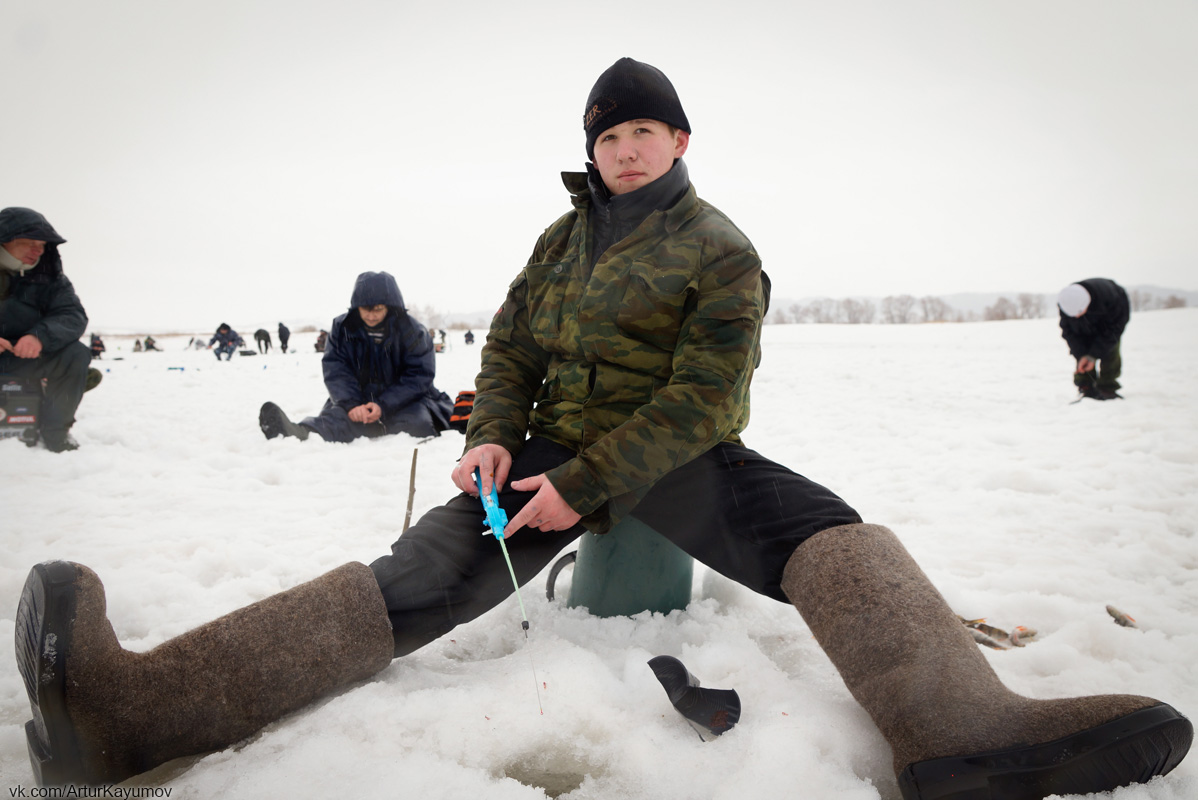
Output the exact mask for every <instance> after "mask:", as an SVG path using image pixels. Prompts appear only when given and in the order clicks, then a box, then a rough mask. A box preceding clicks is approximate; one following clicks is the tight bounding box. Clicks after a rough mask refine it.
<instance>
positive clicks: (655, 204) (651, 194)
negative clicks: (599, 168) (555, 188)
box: [562, 159, 699, 231]
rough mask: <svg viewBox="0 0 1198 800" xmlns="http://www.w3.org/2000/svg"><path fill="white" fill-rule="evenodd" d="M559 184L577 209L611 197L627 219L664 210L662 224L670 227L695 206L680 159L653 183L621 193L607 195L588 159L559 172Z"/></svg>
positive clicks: (696, 201)
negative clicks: (579, 167) (580, 168)
mask: <svg viewBox="0 0 1198 800" xmlns="http://www.w3.org/2000/svg"><path fill="white" fill-rule="evenodd" d="M562 184H563V185H564V186H565V187H566V191H568V192H569V193H570V201H571V203H572V204H573V205H574V207H575V208H577V209H579V210H589V209H592V208H597V207H598V206H599V204H601V203H604V202H607V203H610V202H611V201H612V200H615V201H616V203H615V204H614V210H615V213H616V214H617V215H619V217H620V218H621V219H631V218H632V217H633V216H635V215H637V214H639V215H640V218H639V219H638V220H637V223H638V224H639V223H640V222H642V221H643V220H644V219H645V217H647V216H649V214H651V213H653V212H654V211H665V212H666V228H667V230H670V231H674V230H677V229H678V227H679V226H681V225H682V223H684V222H685V221H686V220H687V219H689V218H690V217H692V216H694V214H696V213H697V212H698V210H699V198H698V195H697V194H696V193H695V187H694V185H692V184H691V182H690V173H689V171H688V170H687V168H686V163H685V162H684V161H683V160H682V159H679V160H678V161H676V162H675V163H674V167H673V168H672V169H671V170H670V171H669V172H667V173H666V174H665V175H663V176H661V177H660V178H658V179H657V180H656V181H654V182H653V183H651V184H649V185H648V186H645V187H643V188H641V189H638V190H636V191H635V192H629V193H628V194H625V195H617V196H615V197H611V195H609V194H608V192H607V188H606V187H605V186H603V182H602V181H601V180H600V179H599V175H598V173H597V172H596V171H595V168H594V166H592V165H591V164H590V163H588V164H587V171H586V172H563V173H562ZM599 187H601V189H600V191H601V194H600V196H599V197H597V196H596V189H597V188H599ZM646 209H647V210H646ZM642 212H643V213H642ZM634 227H635V226H634Z"/></svg>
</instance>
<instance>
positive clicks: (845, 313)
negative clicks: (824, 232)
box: [766, 290, 1186, 325]
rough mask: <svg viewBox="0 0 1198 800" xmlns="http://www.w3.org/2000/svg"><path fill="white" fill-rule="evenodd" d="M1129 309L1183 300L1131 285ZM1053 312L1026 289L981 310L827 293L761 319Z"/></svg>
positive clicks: (937, 301) (852, 321)
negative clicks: (874, 299)
mask: <svg viewBox="0 0 1198 800" xmlns="http://www.w3.org/2000/svg"><path fill="white" fill-rule="evenodd" d="M1128 299H1129V300H1130V301H1131V307H1132V311H1153V310H1156V309H1162V308H1185V307H1186V299H1185V298H1184V297H1179V296H1178V295H1175V294H1171V295H1168V296H1167V297H1161V296H1160V295H1154V294H1151V293H1148V292H1141V291H1139V290H1133V291H1132V292H1130V293H1129V294H1128ZM1056 313H1057V310H1056V304H1055V303H1054V302H1053V299H1052V298H1051V297H1050V296H1048V295H1042V294H1031V293H1028V292H1025V293H1022V294H1019V295H1016V297H1015V299H1014V300H1012V299H1011V298H1009V297H999V298H998V299H997V300H996V301H995V302H994V304H993V305H989V306H986V308H985V310H984V311H982V312H980V313H979V312H977V311H972V310H970V311H962V310H959V309H954V308H953V307H952V306H951V305H949V304H948V303H947V302H945V301H944V299H942V298H940V297H932V296H927V297H918V298H917V297H913V296H912V295H909V294H900V295H891V296H889V297H883V298H882V300H881V301H880V302H878V303H875V302H874V301H873V300H868V299H857V298H852V297H845V298H842V299H840V300H833V299H832V298H830V297H823V298H819V299H818V300H811V301H808V302H806V303H791V304H790V305H789V306H788V307H786V308H774V309H772V310H771V311H770V313H769V316H768V317H767V318H766V323H767V324H774V325H791V324H796V323H798V324H803V323H825V324H826V323H842V324H848V325H869V324H874V323H878V324H883V325H912V324H915V323H918V322H978V321H980V320H1005V319H1038V318H1041V317H1046V316H1050V315H1053V316H1055V314H1056Z"/></svg>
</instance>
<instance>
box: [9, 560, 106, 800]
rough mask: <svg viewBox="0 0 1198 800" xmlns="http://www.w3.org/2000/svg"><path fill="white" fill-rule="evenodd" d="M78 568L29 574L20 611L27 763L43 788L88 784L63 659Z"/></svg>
mask: <svg viewBox="0 0 1198 800" xmlns="http://www.w3.org/2000/svg"><path fill="white" fill-rule="evenodd" d="M76 577H77V573H76V570H75V566H74V565H73V564H70V563H68V562H66V561H50V562H47V563H44V564H38V565H37V566H36V567H34V568H33V569H32V570H30V572H29V577H28V579H27V580H26V581H25V588H24V589H23V590H22V592H21V600H20V603H19V604H18V606H17V619H16V649H17V667H18V669H19V670H20V673H21V678H22V679H23V680H24V681H25V691H26V692H28V694H29V703H30V705H31V706H32V707H33V719H31V720H29V721H28V722H27V723H25V738H26V739H27V741H28V744H29V763H30V765H31V766H32V767H33V772H34V777H35V778H36V780H37V782H38V785H40V786H64V785H68V784H75V783H84V782H87V781H88V780H89V778H90V776H89V775H88V774H87V773H86V771H85V770H80V769H78V766H79V765H81V764H82V757H81V748H80V744H79V741H78V739H77V738H76V736H75V731H74V727H73V726H72V725H71V721H70V718H69V717H68V716H67V708H66V681H67V675H66V669H65V663H64V662H65V654H66V653H67V652H69V651H70V648H71V622H72V621H73V620H74V619H75V579H76Z"/></svg>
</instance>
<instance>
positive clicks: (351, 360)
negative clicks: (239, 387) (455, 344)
mask: <svg viewBox="0 0 1198 800" xmlns="http://www.w3.org/2000/svg"><path fill="white" fill-rule="evenodd" d="M434 359H435V356H434V353H433V340H432V337H430V336H429V333H428V330H427V329H426V328H425V327H424V326H423V325H421V324H420V323H419V322H417V321H416V320H414V319H412V317H410V316H409V315H408V312H407V309H406V308H405V307H404V303H403V295H401V294H400V292H399V285H398V284H396V282H395V278H394V277H392V276H391V275H390V274H389V273H386V272H363V273H362V274H361V275H359V276H358V280H357V282H356V283H355V284H354V292H353V296H352V297H351V298H350V309H349V311H347V312H346V313H344V314H342V315H341V316H339V317H337V319H335V320H333V328H332V330H331V331H330V332H329V337H328V342H327V345H326V346H325V350H324V358H323V359H322V363H323V366H324V383H325V386H326V387H327V388H328V390H329V399H328V400H327V401H326V402H325V405H324V408H323V409H322V410H321V412H320V415H319V416H316V417H308V418H306V419H304V420H303V421H302V422H300V423H299V424H298V425H297V424H295V423H293V422H292V421H291V420H290V419H288V418H287V415H286V414H284V413H283V410H282V409H281V408H279V407H278V406H277V405H275V404H274V403H265V404H264V405H263V406H262V410H261V411H260V412H259V414H258V422H259V425H260V426H261V427H262V433H264V434H265V435H266V438H267V439H273V438H275V437H276V436H280V435H282V436H297V437H299V438H300V439H307V438H308V434H309V433H310V432H311V431H315V432H316V433H317V434H319V435H320V438H322V439H324V440H325V441H329V442H350V441H353V440H354V439H356V438H358V437H359V436H383V435H386V434H389V433H400V432H402V433H407V434H411V435H412V436H437V435H439V434H440V433H441V431H443V430H445V429H446V428H448V427H449V415H450V414H451V413H452V412H453V402H452V401H451V400H450V399H449V395H447V394H445V393H444V392H442V391H440V390H438V389H437V387H435V386H433V378H434V377H435V376H436V362H435V360H434Z"/></svg>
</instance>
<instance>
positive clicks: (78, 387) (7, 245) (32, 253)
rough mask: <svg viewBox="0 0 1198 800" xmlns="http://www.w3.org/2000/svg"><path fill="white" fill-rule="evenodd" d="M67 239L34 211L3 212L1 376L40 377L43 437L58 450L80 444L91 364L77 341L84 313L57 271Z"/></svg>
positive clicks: (0, 222)
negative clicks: (78, 419)
mask: <svg viewBox="0 0 1198 800" xmlns="http://www.w3.org/2000/svg"><path fill="white" fill-rule="evenodd" d="M64 242H66V239H64V238H62V237H61V236H59V235H58V232H57V231H56V230H54V228H53V227H52V226H51V225H50V223H49V222H48V221H47V220H46V218H45V217H44V216H42V215H41V214H39V213H38V212H36V211H34V210H33V209H30V208H18V207H12V208H6V209H4V210H2V211H0V373H4V374H8V375H16V376H19V377H22V378H30V379H35V380H45V382H46V383H45V390H44V401H43V404H42V409H41V423H40V427H41V435H42V438H43V440H44V441H45V443H46V447H47V448H48V449H50V450H53V451H54V452H56V453H59V452H62V451H64V450H74V449H76V448H77V447H78V446H79V445H78V443H76V442H75V439H74V437H72V436H71V435H70V429H71V426H72V425H74V424H75V410H76V409H77V408H78V407H79V400H80V399H81V398H82V397H83V392H84V389H85V388H86V386H87V365H88V364H89V363H91V360H92V354H91V349H90V348H89V347H88V346H87V345H85V344H84V343H83V342H81V341H79V338H80V337H81V336H83V332H84V330H86V328H87V312H85V311H84V310H83V304H82V303H80V302H79V297H78V295H76V294H75V287H74V286H72V285H71V282H70V280H68V279H67V276H66V275H64V274H63V272H62V258H61V257H60V256H59V254H58V246H59V245H60V244H63V243H64Z"/></svg>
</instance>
